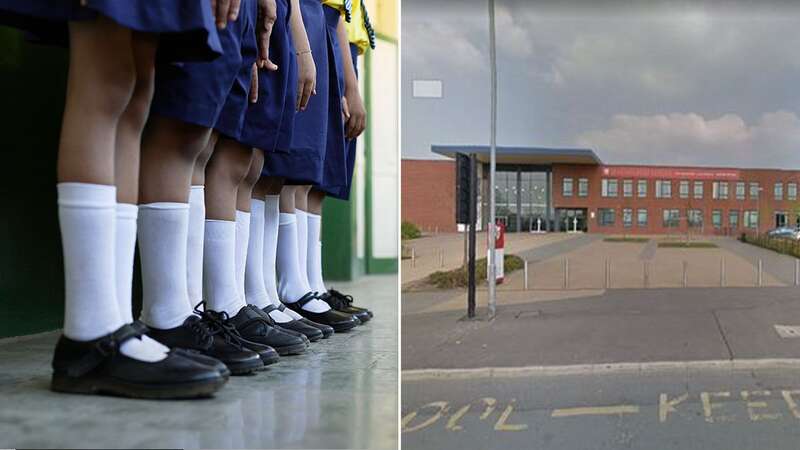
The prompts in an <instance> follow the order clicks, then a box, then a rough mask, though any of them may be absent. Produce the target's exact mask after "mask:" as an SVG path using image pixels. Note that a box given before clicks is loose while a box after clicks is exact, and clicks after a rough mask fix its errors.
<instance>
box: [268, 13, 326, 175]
mask: <svg viewBox="0 0 800 450" xmlns="http://www.w3.org/2000/svg"><path fill="white" fill-rule="evenodd" d="M300 10H301V12H302V15H303V22H304V24H305V27H306V34H307V35H308V42H309V44H310V46H311V54H312V55H313V57H314V64H315V66H316V69H317V87H316V91H317V93H316V95H312V96H311V99H310V100H309V102H308V105H307V106H306V109H305V110H304V111H302V112H298V113H297V114H295V116H294V125H293V127H292V135H291V144H290V151H288V152H273V153H268V154H266V155H265V161H264V171H263V175H266V176H271V177H282V178H284V179H285V183H286V184H293V185H319V184H321V183H322V181H323V163H324V161H325V148H326V145H327V134H328V122H329V115H330V109H331V102H332V101H333V100H334V99H336V97H335V96H336V95H337V92H336V90H337V89H333V90H332V89H331V87H332V84H331V80H332V79H333V80H334V81H335V79H336V75H335V68H334V67H333V65H332V63H331V58H330V52H329V43H328V27H327V25H326V22H325V12H324V10H323V6H322V4H321V3H320V2H319V0H300ZM332 71H334V72H333V75H332V74H331V72H332ZM335 84H336V83H335V82H334V83H333V85H334V86H335ZM295 89H296V86H295ZM292 107H294V106H292ZM339 108H340V111H341V105H340V106H339Z"/></svg>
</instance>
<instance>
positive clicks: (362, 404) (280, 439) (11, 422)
mask: <svg viewBox="0 0 800 450" xmlns="http://www.w3.org/2000/svg"><path fill="white" fill-rule="evenodd" d="M335 288H336V289H339V290H342V291H345V292H350V293H352V294H353V295H354V297H355V298H356V303H357V304H359V305H363V306H366V307H369V308H370V309H372V310H373V311H374V312H375V318H374V319H373V320H372V321H370V322H368V323H367V324H366V325H363V326H361V327H358V328H356V329H355V330H353V331H352V332H350V333H342V334H336V335H334V336H332V337H331V338H330V339H327V340H323V341H320V342H317V343H315V344H312V347H311V348H310V349H309V351H308V352H307V353H306V354H305V355H300V356H294V357H285V358H283V359H282V360H281V362H280V363H278V364H276V365H274V366H271V368H270V369H268V370H267V371H264V372H260V373H259V374H257V375H254V376H248V377H233V378H231V379H230V381H229V382H228V384H227V385H226V386H225V387H224V388H223V389H222V391H220V392H219V393H218V394H217V395H216V397H214V398H212V399H206V400H192V401H145V400H128V399H118V398H111V397H100V396H83V395H68V394H56V393H53V392H51V391H49V390H48V383H49V377H50V357H51V352H52V349H53V345H54V342H55V340H56V338H57V334H56V333H47V334H43V335H38V336H35V337H33V338H29V339H22V340H6V341H0V447H4V448H369V449H394V448H397V424H398V417H397V411H398V384H397V373H398V372H397V369H398V348H397V342H398V330H397V277H395V276H370V277H364V278H362V279H360V280H358V281H356V282H353V283H346V284H345V283H342V284H339V285H336V286H335Z"/></svg>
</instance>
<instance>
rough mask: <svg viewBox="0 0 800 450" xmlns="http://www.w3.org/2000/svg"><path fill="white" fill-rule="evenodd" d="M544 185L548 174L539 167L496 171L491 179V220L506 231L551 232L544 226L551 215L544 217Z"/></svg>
mask: <svg viewBox="0 0 800 450" xmlns="http://www.w3.org/2000/svg"><path fill="white" fill-rule="evenodd" d="M547 185H548V172H547V171H546V169H543V168H541V167H538V166H504V167H500V168H498V170H497V172H496V175H495V201H496V208H495V216H496V217H497V220H498V221H499V222H502V223H503V224H504V225H505V226H506V231H509V232H515V231H525V232H528V231H537V229H539V227H541V231H549V230H552V227H551V226H550V224H549V223H548V218H549V217H550V216H551V214H548V208H549V203H548V186H547ZM484 201H485V200H484ZM484 206H486V205H485V203H484ZM551 211H552V210H551Z"/></svg>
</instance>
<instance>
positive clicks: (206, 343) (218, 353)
mask: <svg viewBox="0 0 800 450" xmlns="http://www.w3.org/2000/svg"><path fill="white" fill-rule="evenodd" d="M147 334H148V335H149V336H150V337H152V338H153V339H155V340H157V341H159V342H161V343H162V344H164V345H166V346H167V347H170V348H173V349H185V350H186V351H187V352H192V353H195V354H197V353H200V355H201V356H202V355H205V357H211V358H215V359H216V360H219V361H221V362H222V364H223V367H227V368H228V369H230V372H231V373H233V374H234V375H246V374H249V373H253V372H255V371H256V370H259V369H261V368H263V367H264V363H263V362H262V361H261V358H260V357H259V355H258V354H257V353H256V352H254V351H252V350H249V349H247V348H245V347H244V344H243V343H242V342H241V339H238V338H237V337H236V336H235V335H232V334H231V333H228V332H227V330H225V329H224V328H223V327H221V326H218V325H217V324H216V323H215V322H213V321H211V320H208V319H206V320H203V319H202V316H200V317H198V316H191V317H188V318H187V319H186V320H185V321H184V322H183V324H181V325H179V326H177V327H175V328H169V329H166V330H162V329H158V328H150V329H149V332H148V333H147ZM195 359H197V358H195Z"/></svg>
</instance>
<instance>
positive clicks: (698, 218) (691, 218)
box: [686, 209, 703, 228]
mask: <svg viewBox="0 0 800 450" xmlns="http://www.w3.org/2000/svg"><path fill="white" fill-rule="evenodd" d="M686 220H687V222H688V223H689V226H690V227H692V228H700V227H702V226H703V210H702V209H690V210H688V211H686Z"/></svg>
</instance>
